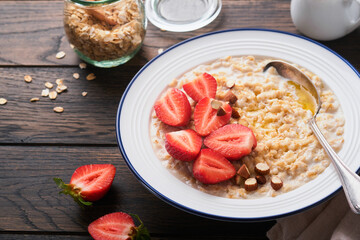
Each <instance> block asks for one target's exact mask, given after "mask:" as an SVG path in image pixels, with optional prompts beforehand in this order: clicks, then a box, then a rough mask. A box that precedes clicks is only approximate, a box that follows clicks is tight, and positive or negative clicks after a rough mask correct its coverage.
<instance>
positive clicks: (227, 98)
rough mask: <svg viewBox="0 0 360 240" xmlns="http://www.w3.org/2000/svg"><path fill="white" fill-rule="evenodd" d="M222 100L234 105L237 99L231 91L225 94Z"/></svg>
mask: <svg viewBox="0 0 360 240" xmlns="http://www.w3.org/2000/svg"><path fill="white" fill-rule="evenodd" d="M224 100H225V101H227V102H229V103H230V104H234V103H236V101H237V100H238V98H237V96H236V95H235V94H234V93H233V92H232V91H231V90H229V91H227V92H226V94H225V96H224Z"/></svg>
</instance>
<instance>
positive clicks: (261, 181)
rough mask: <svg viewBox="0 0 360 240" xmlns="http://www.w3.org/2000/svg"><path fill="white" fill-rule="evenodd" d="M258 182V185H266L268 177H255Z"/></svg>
mask: <svg viewBox="0 0 360 240" xmlns="http://www.w3.org/2000/svg"><path fill="white" fill-rule="evenodd" d="M255 179H256V181H257V182H258V184H265V183H266V177H265V176H263V175H257V176H256V177H255Z"/></svg>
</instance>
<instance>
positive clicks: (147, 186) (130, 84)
mask: <svg viewBox="0 0 360 240" xmlns="http://www.w3.org/2000/svg"><path fill="white" fill-rule="evenodd" d="M237 31H260V32H273V33H279V34H285V35H290V36H293V37H297V38H301V39H303V40H306V41H309V42H312V43H314V44H316V45H318V46H320V47H322V48H324V49H326V50H328V51H329V52H331V53H333V54H334V55H335V56H337V57H338V58H340V59H341V60H342V61H344V62H345V63H346V64H347V65H348V66H349V67H350V68H351V69H352V70H353V71H354V72H355V73H356V75H357V76H358V77H359V78H360V73H359V72H358V71H357V70H356V69H355V68H354V67H353V66H352V65H351V64H350V63H349V62H348V61H347V60H346V59H344V58H343V57H342V56H341V55H340V54H338V53H337V52H335V51H334V50H332V49H330V48H328V47H327V46H325V45H323V44H321V43H319V42H317V41H315V40H312V39H310V38H307V37H304V36H300V35H297V34H294V33H289V32H284V31H279V30H273V29H262V28H235V29H227V30H221V31H216V32H209V33H206V34H203V35H200V36H196V37H192V38H189V39H186V40H184V41H182V42H180V43H177V44H175V45H173V46H171V47H170V48H168V49H167V50H165V51H164V52H163V53H161V54H159V55H158V56H156V57H154V58H153V59H151V60H150V61H149V62H148V63H147V64H145V66H144V67H142V68H141V69H140V70H139V71H138V72H137V73H136V75H135V76H134V77H133V79H132V80H131V81H130V83H129V84H128V86H127V87H126V89H125V91H124V93H123V95H122V97H121V100H120V103H119V107H118V111H117V114H116V140H117V143H118V146H119V148H120V152H121V155H122V157H123V158H124V160H125V162H126V164H127V166H128V167H129V169H130V170H131V171H132V173H133V174H134V175H135V177H136V178H137V179H138V180H139V181H140V182H141V183H142V184H143V185H144V186H145V187H146V188H147V189H148V190H149V191H150V192H152V193H153V194H154V195H155V196H157V197H158V198H160V199H161V200H163V201H165V202H166V203H168V204H170V205H172V206H174V207H176V208H178V209H181V210H183V211H185V212H188V213H191V214H194V215H197V216H201V217H205V218H209V219H215V220H221V221H230V222H258V221H269V220H274V219H277V218H281V217H286V216H290V215H293V214H296V213H299V212H302V211H304V210H307V209H310V208H312V207H315V206H317V205H319V204H320V203H323V202H325V201H327V200H328V199H330V198H332V197H333V196H335V194H336V193H337V192H339V191H340V190H341V187H339V188H338V189H337V190H335V191H334V192H332V193H330V194H329V195H328V196H327V197H325V198H323V199H322V200H320V201H317V202H315V203H313V204H311V205H309V206H306V207H303V208H301V209H298V210H295V211H291V212H287V213H283V214H278V215H272V216H268V217H255V218H241V217H239V218H234V217H225V216H220V215H214V214H209V213H205V212H201V211H198V210H195V209H192V208H190V207H187V206H184V205H182V204H179V203H177V202H175V201H173V200H171V199H169V198H168V197H166V196H164V195H163V194H162V193H160V192H159V191H157V190H156V189H154V188H153V187H152V186H151V185H150V184H149V183H147V182H146V181H145V180H144V179H143V178H142V177H141V176H140V174H139V173H138V172H137V171H136V170H135V168H134V167H133V165H132V164H131V161H130V159H129V158H128V156H127V155H126V152H125V150H124V146H123V144H122V140H121V135H120V126H119V121H120V115H121V109H122V106H123V103H124V100H125V98H126V95H127V93H128V91H129V90H130V88H131V86H132V84H133V83H134V82H135V80H136V79H137V78H138V77H139V75H140V74H141V73H142V72H143V71H144V70H145V69H146V68H147V67H149V66H150V65H151V64H152V63H153V62H154V61H156V59H158V58H159V57H161V56H162V55H164V54H165V53H167V52H169V51H171V50H172V49H174V48H177V47H179V46H181V45H183V44H185V43H187V42H191V41H193V40H196V39H198V38H203V37H207V36H210V35H215V34H221V33H225V32H237ZM359 171H360V167H359V168H358V170H357V171H356V172H357V173H359Z"/></svg>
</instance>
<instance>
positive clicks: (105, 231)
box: [88, 212, 150, 240]
mask: <svg viewBox="0 0 360 240" xmlns="http://www.w3.org/2000/svg"><path fill="white" fill-rule="evenodd" d="M133 216H134V217H136V218H137V220H138V221H139V222H140V226H138V227H135V223H134V221H133V219H132V218H131V216H130V215H129V214H126V213H123V212H115V213H110V214H107V215H105V216H102V217H101V218H99V219H97V220H95V221H94V222H92V223H90V225H89V227H88V231H89V233H90V235H91V236H92V237H93V238H94V239H95V240H128V239H141V240H148V239H150V234H149V232H148V231H147V229H146V228H145V227H144V224H143V223H142V221H141V220H140V219H139V217H138V216H137V215H133Z"/></svg>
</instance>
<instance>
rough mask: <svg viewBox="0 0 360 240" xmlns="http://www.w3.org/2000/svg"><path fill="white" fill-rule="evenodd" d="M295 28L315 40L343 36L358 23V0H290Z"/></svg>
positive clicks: (359, 9) (359, 5)
mask: <svg viewBox="0 0 360 240" xmlns="http://www.w3.org/2000/svg"><path fill="white" fill-rule="evenodd" d="M291 18H292V20H293V22H294V24H295V26H296V28H297V29H298V30H299V31H300V32H302V33H303V34H305V35H306V36H308V37H311V38H314V39H317V40H333V39H337V38H340V37H342V36H345V35H346V34H348V33H350V32H352V31H353V30H355V29H356V28H357V27H359V25H360V0H291Z"/></svg>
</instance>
